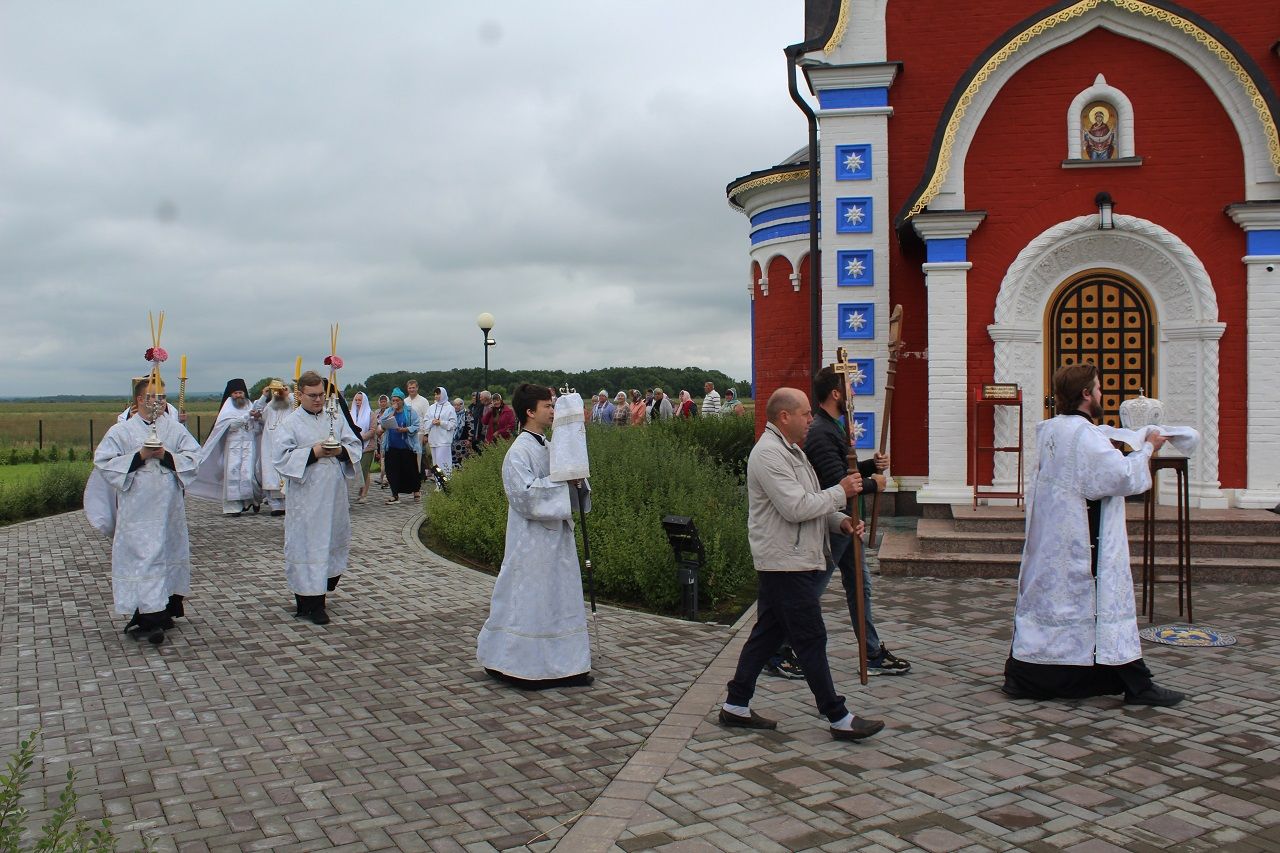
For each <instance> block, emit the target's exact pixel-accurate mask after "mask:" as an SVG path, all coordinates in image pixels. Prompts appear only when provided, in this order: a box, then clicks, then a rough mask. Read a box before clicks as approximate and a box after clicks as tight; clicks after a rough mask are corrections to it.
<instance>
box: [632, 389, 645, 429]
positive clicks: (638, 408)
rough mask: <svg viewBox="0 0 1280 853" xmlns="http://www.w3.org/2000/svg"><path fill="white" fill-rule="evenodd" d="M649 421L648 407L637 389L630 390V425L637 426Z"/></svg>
mask: <svg viewBox="0 0 1280 853" xmlns="http://www.w3.org/2000/svg"><path fill="white" fill-rule="evenodd" d="M648 419H649V406H648V404H647V403H645V401H644V395H643V394H641V393H640V389H639V388H632V389H631V425H632V426H639V425H640V424H642V423H645V422H646V421H647V420H648Z"/></svg>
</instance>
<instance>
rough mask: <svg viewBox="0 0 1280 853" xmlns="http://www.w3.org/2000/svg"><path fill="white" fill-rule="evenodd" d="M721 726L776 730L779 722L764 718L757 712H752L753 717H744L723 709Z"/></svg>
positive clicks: (721, 710)
mask: <svg viewBox="0 0 1280 853" xmlns="http://www.w3.org/2000/svg"><path fill="white" fill-rule="evenodd" d="M720 725H722V726H728V727H729V728H737V729H776V728H777V727H778V721H777V720H771V719H769V718H768V717H762V716H760V715H759V714H757V713H756V712H755V711H752V712H751V716H749V717H744V716H742V715H740V714H730V713H729V712H728V711H726V710H725V709H724V708H721V709H720Z"/></svg>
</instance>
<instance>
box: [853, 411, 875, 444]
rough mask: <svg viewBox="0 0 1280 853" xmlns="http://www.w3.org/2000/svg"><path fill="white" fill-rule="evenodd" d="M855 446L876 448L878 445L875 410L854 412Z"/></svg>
mask: <svg viewBox="0 0 1280 853" xmlns="http://www.w3.org/2000/svg"><path fill="white" fill-rule="evenodd" d="M853 446H854V447H856V448H857V449H858V450H874V449H875V446H876V414H875V412H854V413H853Z"/></svg>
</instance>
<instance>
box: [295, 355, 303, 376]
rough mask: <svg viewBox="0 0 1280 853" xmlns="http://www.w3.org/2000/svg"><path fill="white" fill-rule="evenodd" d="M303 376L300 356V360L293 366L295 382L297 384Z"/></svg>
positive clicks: (300, 357)
mask: <svg viewBox="0 0 1280 853" xmlns="http://www.w3.org/2000/svg"><path fill="white" fill-rule="evenodd" d="M300 376H302V356H298V360H297V361H296V362H295V363H294V365H293V381H294V382H297V381H298V378H299V377H300Z"/></svg>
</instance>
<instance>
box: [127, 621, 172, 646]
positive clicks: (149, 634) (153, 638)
mask: <svg viewBox="0 0 1280 853" xmlns="http://www.w3.org/2000/svg"><path fill="white" fill-rule="evenodd" d="M129 636H130V637H133V638H134V639H135V640H137V641H138V642H142V641H143V640H146V641H147V642H149V643H151V645H153V646H158V645H160V644H161V643H163V642H164V628H161V627H160V626H159V625H153V626H151V627H150V628H144V627H142V626H141V625H139V626H138V629H137V630H136V631H134V632H132V633H130V634H129Z"/></svg>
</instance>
